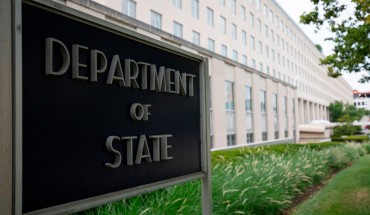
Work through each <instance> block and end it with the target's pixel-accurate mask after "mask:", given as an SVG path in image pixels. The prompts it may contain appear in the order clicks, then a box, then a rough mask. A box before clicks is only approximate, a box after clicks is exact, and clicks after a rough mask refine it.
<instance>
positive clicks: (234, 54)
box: [233, 50, 238, 61]
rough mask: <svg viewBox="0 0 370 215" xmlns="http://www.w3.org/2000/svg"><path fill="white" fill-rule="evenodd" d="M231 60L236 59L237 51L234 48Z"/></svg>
mask: <svg viewBox="0 0 370 215" xmlns="http://www.w3.org/2000/svg"><path fill="white" fill-rule="evenodd" d="M233 60H234V61H238V52H237V51H236V50H233Z"/></svg>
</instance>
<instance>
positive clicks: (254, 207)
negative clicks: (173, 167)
mask: <svg viewBox="0 0 370 215" xmlns="http://www.w3.org/2000/svg"><path fill="white" fill-rule="evenodd" d="M333 146H334V147H333ZM365 152H370V144H369V143H364V144H343V143H321V144H308V145H288V144H287V145H279V146H269V147H255V148H242V149H234V150H227V151H217V152H214V153H212V157H213V158H212V159H213V160H216V162H215V163H213V168H212V194H213V195H212V198H213V213H214V214H249V215H252V214H281V213H282V211H284V209H286V208H288V207H289V206H290V205H291V203H292V201H293V199H294V198H296V197H297V196H298V195H300V194H302V193H304V192H305V190H306V189H307V188H308V187H309V186H312V185H316V184H319V183H320V182H321V181H322V180H323V179H324V178H325V177H327V176H328V175H329V173H330V171H331V170H337V169H340V168H342V167H345V166H348V165H349V164H350V163H351V162H353V161H354V160H356V159H357V158H358V157H359V156H361V155H363V154H364V153H365ZM200 192H201V191H200V182H199V181H195V182H189V183H185V184H180V185H176V186H172V187H169V188H166V189H162V190H159V191H156V192H151V193H148V194H144V195H140V196H135V197H133V198H129V199H126V200H122V201H118V202H116V203H112V204H108V205H105V206H100V207H97V208H95V209H91V210H88V211H86V212H82V213H80V214H200V213H201V212H200V211H201V203H200Z"/></svg>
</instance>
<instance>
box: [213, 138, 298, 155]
mask: <svg viewBox="0 0 370 215" xmlns="http://www.w3.org/2000/svg"><path fill="white" fill-rule="evenodd" d="M285 143H289V144H294V138H285V139H277V140H269V141H264V142H255V143H250V144H240V145H235V146H228V147H221V148H214V149H211V151H212V152H213V151H220V150H231V149H236V148H242V147H256V146H269V145H278V144H285Z"/></svg>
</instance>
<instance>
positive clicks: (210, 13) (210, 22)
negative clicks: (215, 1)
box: [207, 7, 214, 27]
mask: <svg viewBox="0 0 370 215" xmlns="http://www.w3.org/2000/svg"><path fill="white" fill-rule="evenodd" d="M207 23H208V26H211V27H214V20H213V10H212V9H211V8H209V7H207Z"/></svg>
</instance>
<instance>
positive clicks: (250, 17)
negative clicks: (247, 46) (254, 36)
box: [249, 13, 254, 28]
mask: <svg viewBox="0 0 370 215" xmlns="http://www.w3.org/2000/svg"><path fill="white" fill-rule="evenodd" d="M249 24H250V26H251V28H254V15H253V13H249Z"/></svg>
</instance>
